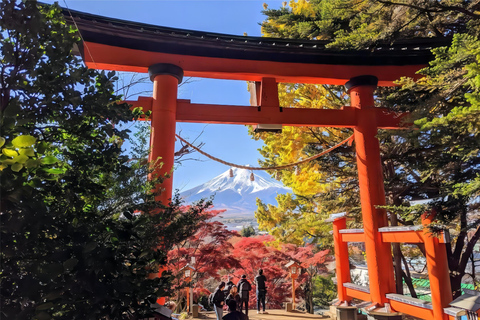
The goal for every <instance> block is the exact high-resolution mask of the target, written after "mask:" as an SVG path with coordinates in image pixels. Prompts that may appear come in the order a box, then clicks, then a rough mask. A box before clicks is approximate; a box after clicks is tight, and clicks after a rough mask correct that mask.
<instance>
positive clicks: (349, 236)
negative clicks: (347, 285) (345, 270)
mask: <svg viewBox="0 0 480 320" xmlns="http://www.w3.org/2000/svg"><path fill="white" fill-rule="evenodd" d="M341 236H342V241H343V242H365V235H364V234H363V233H342V234H341ZM345 282H349V281H345Z"/></svg>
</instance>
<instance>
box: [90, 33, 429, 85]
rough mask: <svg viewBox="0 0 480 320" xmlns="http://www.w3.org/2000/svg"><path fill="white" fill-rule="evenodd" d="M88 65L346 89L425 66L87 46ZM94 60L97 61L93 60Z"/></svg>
mask: <svg viewBox="0 0 480 320" xmlns="http://www.w3.org/2000/svg"><path fill="white" fill-rule="evenodd" d="M84 45H85V47H87V48H88V50H85V54H84V61H85V64H86V65H87V66H88V67H89V68H94V69H103V70H116V71H129V72H139V73H146V72H147V69H148V67H149V66H151V65H154V64H156V63H160V62H161V63H171V64H174V65H177V66H179V67H180V68H182V69H183V70H184V72H185V76H187V77H200V78H214V79H231V80H246V81H261V80H262V78H275V79H276V81H277V82H284V83H318V84H335V85H344V84H345V82H347V81H348V80H350V79H351V78H353V77H356V76H361V75H365V74H368V75H373V76H376V77H377V78H378V85H379V86H394V83H393V81H395V80H397V79H399V78H400V77H402V76H411V77H414V78H418V75H416V72H417V71H418V70H420V69H421V68H423V67H425V65H406V66H352V65H328V64H309V63H286V62H276V61H252V60H238V59H226V58H211V57H201V56H192V55H178V54H167V53H158V52H149V51H144V50H135V49H127V48H119V47H114V46H109V45H103V44H97V43H93V42H88V41H86V42H84ZM92 57H93V59H92Z"/></svg>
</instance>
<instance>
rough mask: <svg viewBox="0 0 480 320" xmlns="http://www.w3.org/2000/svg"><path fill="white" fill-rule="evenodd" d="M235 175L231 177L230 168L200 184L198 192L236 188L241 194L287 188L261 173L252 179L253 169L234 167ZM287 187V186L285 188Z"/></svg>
mask: <svg viewBox="0 0 480 320" xmlns="http://www.w3.org/2000/svg"><path fill="white" fill-rule="evenodd" d="M232 171H233V177H230V170H227V171H225V172H224V173H222V174H220V175H218V176H216V177H215V178H213V179H212V180H210V181H208V182H206V183H204V184H202V185H201V186H199V187H200V188H199V190H198V192H197V193H201V192H205V191H210V192H216V191H222V190H228V189H231V190H234V191H236V192H237V193H239V194H242V193H245V192H247V193H255V192H259V191H262V190H265V189H268V188H272V187H273V188H285V187H284V186H283V185H282V184H281V183H278V182H276V181H268V180H267V179H265V178H263V177H262V176H260V175H259V174H255V173H254V177H255V179H254V181H251V180H250V175H251V173H252V171H251V170H247V169H239V168H232ZM285 189H287V188H285Z"/></svg>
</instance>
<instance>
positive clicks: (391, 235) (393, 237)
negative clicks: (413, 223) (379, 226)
mask: <svg viewBox="0 0 480 320" xmlns="http://www.w3.org/2000/svg"><path fill="white" fill-rule="evenodd" d="M380 235H381V237H382V241H383V242H396V243H422V242H423V231H400V232H381V233H380Z"/></svg>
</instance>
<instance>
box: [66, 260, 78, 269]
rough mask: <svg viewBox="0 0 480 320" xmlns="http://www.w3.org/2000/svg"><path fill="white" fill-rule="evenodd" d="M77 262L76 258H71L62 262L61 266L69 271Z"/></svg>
mask: <svg viewBox="0 0 480 320" xmlns="http://www.w3.org/2000/svg"><path fill="white" fill-rule="evenodd" d="M77 263H78V259H76V258H71V259H68V260H67V261H65V262H64V263H63V267H64V268H65V270H68V271H70V270H73V268H74V267H75V266H76V265H77Z"/></svg>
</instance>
